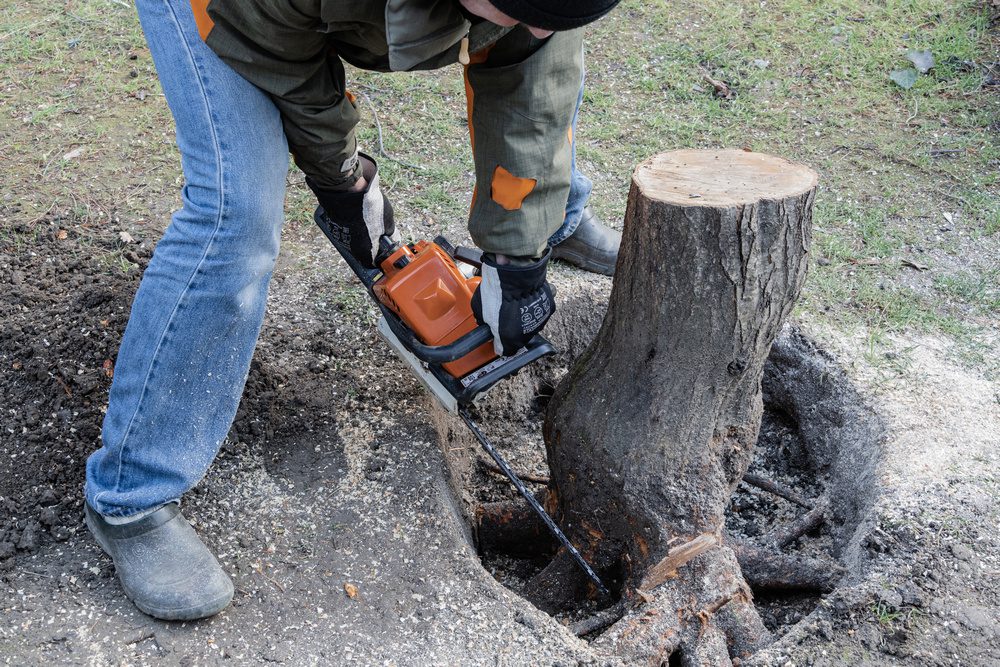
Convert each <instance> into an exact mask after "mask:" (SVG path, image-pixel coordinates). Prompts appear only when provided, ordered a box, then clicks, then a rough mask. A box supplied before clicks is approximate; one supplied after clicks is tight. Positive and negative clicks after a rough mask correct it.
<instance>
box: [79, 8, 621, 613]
mask: <svg viewBox="0 0 1000 667" xmlns="http://www.w3.org/2000/svg"><path fill="white" fill-rule="evenodd" d="M615 4H617V0H590V1H586V0H580V1H575V2H574V1H570V0H493V1H492V2H488V1H487V0H354V1H352V2H346V1H342V0H341V1H334V0H212V1H211V2H208V1H207V0H139V1H138V2H137V7H138V11H139V17H140V20H141V22H142V26H143V31H144V32H145V34H146V39H147V42H148V44H149V48H150V52H151V53H152V55H153V59H154V62H155V64H156V68H157V72H158V74H159V76H160V81H161V84H162V86H163V90H164V94H165V96H166V99H167V102H168V104H169V106H170V109H171V111H172V113H173V115H174V120H175V122H176V125H177V143H178V147H179V148H180V151H181V160H182V167H183V170H184V176H185V181H186V183H185V187H184V189H183V192H182V195H183V207H182V208H181V209H180V210H179V211H177V212H176V213H175V214H174V216H173V219H172V221H171V224H170V226H169V227H168V229H167V231H166V232H165V234H164V236H163V238H162V240H161V241H160V243H159V244H158V245H157V248H156V252H155V254H154V256H153V259H152V261H151V262H150V265H149V267H148V268H147V270H146V272H145V274H144V276H143V280H142V283H141V285H140V287H139V290H138V292H137V294H136V297H135V301H134V303H133V306H132V314H131V317H130V319H129V323H128V326H127V328H126V331H125V336H124V338H123V340H122V345H121V349H120V351H119V355H118V360H117V363H116V367H115V378H114V382H113V384H112V387H111V396H110V402H109V406H108V412H107V415H106V417H105V421H104V425H103V430H102V441H103V446H102V447H101V449H99V450H98V451H97V452H95V453H94V454H93V455H92V456H91V457H90V459H89V460H88V461H87V483H86V489H85V493H86V500H87V503H86V520H87V525H88V527H89V528H90V530H91V532H92V533H93V534H94V536H95V538H96V539H97V541H98V543H99V544H100V545H101V547H102V548H103V549H104V550H105V551H106V552H107V553H108V554H109V555H111V557H112V558H113V560H114V562H115V567H116V569H117V572H118V576H119V579H120V580H121V583H122V586H123V588H124V589H125V592H126V594H127V595H128V596H129V598H130V599H132V600H133V602H135V604H136V606H138V607H139V609H141V610H142V611H144V612H146V613H147V614H150V615H152V616H155V617H157V618H162V619H185V620H187V619H195V618H202V617H206V616H210V615H212V614H215V613H217V612H219V611H221V610H222V609H223V608H225V607H226V605H228V604H229V602H230V600H231V598H232V595H233V586H232V583H231V581H230V580H229V578H228V576H227V575H226V574H225V572H223V570H222V569H221V567H220V566H219V564H218V562H217V561H216V559H215V557H214V556H213V555H212V554H211V553H210V552H209V551H208V549H207V548H206V547H205V545H204V544H203V543H202V542H201V541H200V540H199V539H198V536H197V535H196V534H195V532H194V530H193V529H192V528H191V526H190V525H189V524H188V523H187V522H186V521H185V520H184V517H183V516H182V515H181V514H180V510H179V505H178V504H179V500H180V497H181V496H182V495H183V494H184V493H185V492H186V491H188V490H189V489H190V488H192V487H193V486H194V485H195V484H196V483H197V482H198V481H199V480H200V479H201V478H202V476H203V475H204V474H205V472H206V470H207V469H208V466H209V465H210V464H211V461H212V459H213V458H214V457H215V455H216V453H217V452H218V448H219V446H220V444H221V442H222V440H223V439H224V438H225V436H226V433H227V432H228V430H229V427H230V425H231V423H232V420H233V417H234V415H235V412H236V408H237V405H238V403H239V399H240V395H241V393H242V388H243V385H244V383H245V381H246V376H247V372H248V369H249V364H250V358H251V355H252V353H253V348H254V345H255V344H256V340H257V336H258V334H259V331H260V326H261V322H262V320H263V315H264V305H265V301H266V294H267V285H268V282H269V279H270V275H271V271H272V268H273V265H274V260H275V258H276V257H277V253H278V241H279V235H280V228H281V223H282V218H283V213H282V208H283V200H284V184H285V175H286V172H287V168H288V151H289V148H290V149H291V151H292V153H293V154H294V156H295V160H296V163H297V164H298V165H299V166H300V167H301V169H302V170H303V171H304V172H305V174H306V176H307V183H308V184H309V187H310V188H312V190H313V191H314V192H315V194H316V196H317V199H318V200H319V203H320V204H321V205H322V206H323V208H324V209H325V210H326V212H327V214H328V216H329V217H330V218H331V220H332V221H333V223H334V224H335V225H336V226H337V228H338V233H339V234H340V235H341V236H342V238H343V239H344V241H345V242H347V243H348V244H349V245H350V247H351V250H352V253H353V254H354V255H355V256H356V257H357V258H358V259H359V260H360V261H362V262H365V263H368V264H374V263H375V262H376V260H377V257H376V255H377V250H378V239H379V237H380V236H382V235H387V236H390V237H393V236H395V225H394V223H393V216H392V207H391V205H389V203H388V201H387V200H386V199H385V197H384V195H383V194H382V193H381V191H380V189H379V179H378V171H377V167H376V165H375V163H374V161H373V160H372V159H371V158H369V157H367V156H365V155H363V154H360V153H359V152H358V150H357V145H356V142H355V138H354V126H355V124H356V123H357V121H358V115H357V111H356V109H355V106H354V101H353V98H352V96H351V95H350V93H349V92H348V91H347V89H346V86H345V82H344V69H343V65H342V62H341V60H342V59H343V60H346V61H348V62H350V63H352V64H354V65H356V66H358V67H364V68H367V69H375V70H384V71H392V70H413V69H428V68H437V67H443V66H446V65H449V64H452V63H455V62H462V63H463V64H465V65H466V81H467V88H468V95H469V119H470V124H469V129H470V134H471V135H472V143H473V154H474V158H475V164H476V191H475V193H474V195H473V205H472V210H471V213H470V222H469V228H470V232H471V234H472V237H473V240H474V241H475V242H476V244H477V245H479V247H480V248H482V249H483V250H484V251H485V253H486V255H485V258H486V261H485V264H484V271H483V282H482V285H481V287H480V289H479V290H478V291H477V293H476V297H475V299H474V302H473V307H474V310H475V312H476V316H477V318H478V319H479V320H480V321H481V322H485V323H487V324H489V325H490V327H491V328H492V329H493V331H494V337H495V344H496V346H497V349H498V350H500V351H504V352H506V353H512V352H514V351H516V350H517V349H519V348H520V347H521V346H523V344H524V343H525V341H527V340H528V339H530V337H531V336H533V335H534V334H535V333H537V332H538V331H540V330H541V328H542V327H543V326H544V325H545V322H546V320H547V319H548V317H549V316H550V315H551V313H552V311H553V310H554V301H553V295H552V292H551V290H550V289H549V287H548V283H547V282H546V279H545V272H546V263H547V262H548V260H549V258H550V257H552V256H554V257H557V258H563V259H566V260H568V261H571V262H574V263H576V264H578V265H581V266H582V267H584V268H587V269H590V270H595V271H599V272H602V273H607V274H610V273H611V272H612V271H613V268H614V261H615V259H616V257H617V251H618V243H619V238H620V237H619V236H618V235H617V233H615V232H612V231H611V230H609V229H607V228H605V227H604V226H602V225H601V224H600V222H599V221H598V220H597V219H596V218H595V217H594V216H593V214H591V213H590V212H589V210H587V209H586V208H585V203H586V199H587V197H588V196H589V193H590V187H591V184H590V182H589V181H588V180H587V179H586V178H585V177H584V176H582V175H581V174H579V173H578V172H577V171H576V170H575V168H574V164H573V163H574V159H573V158H574V141H573V130H574V124H575V120H576V114H577V110H578V106H579V103H580V100H581V99H582V82H583V59H582V32H581V30H580V29H579V28H580V26H582V25H584V24H586V23H588V22H590V21H593V20H596V19H597V18H599V17H600V16H602V15H604V14H605V13H607V12H608V11H610V10H611V9H612V8H613V7H614V5H615ZM206 44H207V46H206ZM208 47H210V48H208ZM529 304H530V305H533V306H536V307H537V306H538V304H542V308H541V310H542V316H541V317H537V318H529V321H527V322H525V321H522V320H521V318H520V317H519V311H520V309H521V308H522V307H523V306H526V305H529Z"/></svg>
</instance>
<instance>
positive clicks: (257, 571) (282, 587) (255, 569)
mask: <svg viewBox="0 0 1000 667" xmlns="http://www.w3.org/2000/svg"><path fill="white" fill-rule="evenodd" d="M253 570H254V572H256V573H257V574H259V575H260V576H262V577H264V578H265V579H267V580H268V581H270V582H271V583H272V584H273V585H274V587H275V588H277V589H278V590H279V591H281V592H282V593H284V592H285V587H284V586H282V585H281V584H279V583H278V582H277V581H275V580H274V579H272V578H271V577H269V576H267V575H266V574H264V570H263V569H258V568H256V567H255V568H253Z"/></svg>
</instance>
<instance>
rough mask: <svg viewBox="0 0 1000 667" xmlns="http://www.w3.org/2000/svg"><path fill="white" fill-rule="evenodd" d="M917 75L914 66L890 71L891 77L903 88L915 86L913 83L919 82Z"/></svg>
mask: <svg viewBox="0 0 1000 667" xmlns="http://www.w3.org/2000/svg"><path fill="white" fill-rule="evenodd" d="M917 76H918V75H917V70H915V69H913V68H912V67H907V68H906V69H894V70H892V71H891V72H889V78H890V79H892V81H893V83H895V84H896V85H897V86H899V87H900V88H902V89H903V90H909V89H910V88H913V84H915V83H916V82H917Z"/></svg>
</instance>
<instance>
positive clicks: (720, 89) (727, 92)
mask: <svg viewBox="0 0 1000 667" xmlns="http://www.w3.org/2000/svg"><path fill="white" fill-rule="evenodd" d="M701 75H702V77H703V78H704V79H705V81H706V82H708V83H709V84H711V86H712V87H713V88H715V92H716V94H718V95H719V96H720V97H723V98H725V99H727V100H728V99H730V98H731V97H732V96H733V90H732V88H730V87H729V84H727V83H726V82H725V81H720V80H719V79H716V78H713V77H712V75H711V74H709V73H708V72H706V71H705V70H701Z"/></svg>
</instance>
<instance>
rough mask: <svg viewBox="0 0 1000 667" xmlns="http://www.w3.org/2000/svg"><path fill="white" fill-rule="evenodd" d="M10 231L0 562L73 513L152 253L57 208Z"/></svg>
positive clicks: (70, 524)
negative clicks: (89, 229) (56, 213)
mask: <svg viewBox="0 0 1000 667" xmlns="http://www.w3.org/2000/svg"><path fill="white" fill-rule="evenodd" d="M10 231H11V235H10V236H5V237H4V241H3V245H0V287H2V290H0V291H2V293H0V368H3V373H2V375H0V378H2V379H0V401H2V404H3V406H4V414H5V418H4V420H3V422H4V423H3V432H2V434H0V451H2V452H4V456H3V457H2V458H0V571H3V572H5V571H9V570H10V569H11V568H12V567H13V564H14V556H15V555H16V554H18V553H22V554H23V553H32V552H34V551H35V550H37V549H38V548H39V547H40V546H41V545H43V544H45V543H46V542H50V541H53V540H54V541H63V540H66V539H67V538H68V537H69V536H70V535H71V534H72V532H73V531H74V530H75V529H76V527H77V526H78V525H79V523H80V516H81V507H82V495H81V493H82V486H83V477H84V463H85V461H86V458H87V456H88V455H89V454H90V452H91V451H93V450H94V449H95V448H97V447H98V446H99V445H100V426H101V419H102V416H103V410H104V408H105V404H106V401H107V395H108V389H109V387H110V386H111V376H112V374H113V373H114V365H113V364H114V359H115V356H116V355H117V352H118V344H119V341H120V340H121V335H122V332H123V331H124V329H125V323H126V322H127V320H128V313H129V305H130V303H131V299H132V295H133V294H134V292H135V289H136V287H137V286H138V283H139V276H140V274H141V271H142V270H143V269H144V268H145V266H146V264H147V263H148V261H149V257H150V256H151V254H152V248H151V245H150V244H148V243H142V242H135V241H133V243H131V244H127V245H126V244H123V243H122V242H121V240H120V239H119V238H118V237H117V235H114V236H112V235H111V234H107V235H96V236H95V235H92V234H89V233H88V234H87V235H86V236H83V235H82V234H81V233H80V231H79V230H78V229H76V228H75V225H74V224H73V223H72V221H69V220H62V219H58V218H57V219H52V220H49V221H46V222H41V223H37V224H24V225H15V226H14V227H13V229H12V230H10ZM22 241H23V243H22ZM113 262H115V263H116V264H117V265H113Z"/></svg>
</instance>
